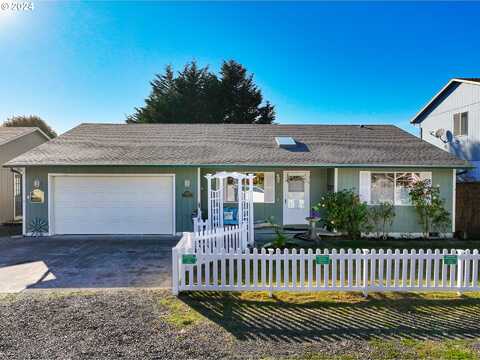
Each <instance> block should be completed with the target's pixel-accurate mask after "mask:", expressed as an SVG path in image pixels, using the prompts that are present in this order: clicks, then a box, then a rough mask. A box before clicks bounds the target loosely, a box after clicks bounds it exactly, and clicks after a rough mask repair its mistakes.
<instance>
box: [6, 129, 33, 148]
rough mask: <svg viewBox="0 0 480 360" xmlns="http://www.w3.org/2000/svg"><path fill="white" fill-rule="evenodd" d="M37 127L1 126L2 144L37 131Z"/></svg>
mask: <svg viewBox="0 0 480 360" xmlns="http://www.w3.org/2000/svg"><path fill="white" fill-rule="evenodd" d="M37 130H38V128H36V127H6V126H0V145H3V144H6V143H8V142H10V141H12V140H15V139H17V138H19V137H21V136H24V135H27V134H30V133H32V132H34V131H37Z"/></svg>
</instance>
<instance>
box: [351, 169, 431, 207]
mask: <svg viewBox="0 0 480 360" xmlns="http://www.w3.org/2000/svg"><path fill="white" fill-rule="evenodd" d="M431 178H432V173H431V172H368V171H361V172H360V198H361V200H362V201H365V202H367V203H368V204H370V205H378V204H380V203H383V202H388V203H391V204H394V205H411V201H410V195H409V193H410V189H411V187H412V186H413V185H414V184H415V183H416V182H417V181H419V180H425V179H430V180H431Z"/></svg>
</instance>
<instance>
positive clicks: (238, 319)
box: [169, 292, 480, 360]
mask: <svg viewBox="0 0 480 360" xmlns="http://www.w3.org/2000/svg"><path fill="white" fill-rule="evenodd" d="M177 302H183V305H178V304H177V305H173V304H176V303H177ZM169 307H170V311H171V312H170V315H169V316H170V319H171V321H172V322H173V323H175V324H177V325H179V324H185V325H184V326H191V325H194V324H195V323H202V322H209V321H211V322H214V323H216V324H219V325H221V326H222V327H224V328H225V329H226V330H227V331H228V332H230V333H232V334H233V335H234V336H235V337H236V338H237V339H239V340H243V341H248V340H252V339H257V338H261V339H264V340H267V341H293V342H317V341H320V342H326V343H330V344H337V345H336V346H337V347H332V346H330V345H326V346H325V348H326V349H329V351H326V352H318V351H317V352H315V351H312V352H309V351H306V352H305V353H303V354H301V355H299V356H297V357H295V356H293V357H291V358H292V359H297V358H298V359H312V360H313V359H322V360H323V359H341V360H344V359H366V358H368V359H480V357H479V352H478V350H479V349H480V348H479V345H480V344H479V342H478V340H477V338H478V337H479V336H480V322H479V321H480V311H479V310H480V294H479V293H470V294H468V295H464V296H463V297H458V296H457V295H455V294H447V293H431V294H417V293H411V294H398V293H383V294H378V293H377V294H373V295H372V296H371V297H370V298H368V299H365V298H363V297H362V296H361V295H360V294H357V293H340V292H332V293H288V292H280V293H275V294H274V296H273V297H269V296H268V294H266V293H262V292H255V293H230V294H227V293H225V294H223V293H190V294H185V295H182V296H181V297H180V298H179V300H176V299H174V298H172V299H171V300H170V306H169ZM186 310H188V311H186ZM192 311H194V312H197V314H196V315H195V316H193V315H192ZM192 319H194V320H193V321H192ZM349 341H355V342H358V341H359V342H360V344H361V346H360V348H359V349H353V350H352V349H349V348H346V349H342V345H341V344H342V343H343V342H349Z"/></svg>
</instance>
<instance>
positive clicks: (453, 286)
mask: <svg viewBox="0 0 480 360" xmlns="http://www.w3.org/2000/svg"><path fill="white" fill-rule="evenodd" d="M204 249H207V250H206V251H204ZM479 259H480V257H479V253H478V250H473V251H472V252H470V250H465V251H464V250H450V251H448V250H443V251H440V250H438V249H437V250H435V251H432V250H426V251H423V250H418V251H415V250H411V251H408V250H403V251H402V252H400V251H399V250H395V251H394V252H392V251H391V250H387V251H384V250H378V251H376V250H360V249H357V250H355V251H353V250H351V249H349V250H348V251H345V250H343V249H341V250H340V251H338V252H337V251H336V250H335V249H333V250H331V251H330V250H327V249H325V250H323V251H321V250H319V249H317V250H316V251H315V252H313V251H312V250H311V249H309V250H308V252H305V251H304V250H303V249H302V250H300V251H297V250H296V249H293V250H290V251H289V250H284V251H283V252H282V251H281V250H280V249H276V250H275V251H274V250H273V249H270V250H268V251H267V250H265V249H262V250H261V251H258V250H257V249H253V250H251V249H249V248H245V249H236V250H235V249H230V250H228V251H227V250H226V249H225V248H222V249H219V250H218V251H211V247H209V246H208V245H207V244H205V245H203V246H197V247H190V248H188V247H185V246H180V247H178V246H177V247H176V248H174V249H173V293H174V294H178V293H179V292H180V291H257V290H263V291H265V290H266V291H336V290H339V291H362V292H363V293H364V294H367V293H368V292H373V291H375V292H381V291H456V292H464V291H477V290H480V287H479V282H478V271H479Z"/></svg>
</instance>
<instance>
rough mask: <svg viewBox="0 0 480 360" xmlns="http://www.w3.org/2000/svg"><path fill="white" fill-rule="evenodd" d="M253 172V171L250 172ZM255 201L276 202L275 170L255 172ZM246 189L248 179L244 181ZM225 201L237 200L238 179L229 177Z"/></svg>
mask: <svg viewBox="0 0 480 360" xmlns="http://www.w3.org/2000/svg"><path fill="white" fill-rule="evenodd" d="M249 174H251V173H249ZM253 175H255V177H254V178H253V202H254V203H274V202H275V188H274V184H275V173H274V172H256V173H253ZM243 186H244V189H245V190H248V180H247V179H245V180H244V181H243ZM224 192H225V194H224V198H225V202H237V201H238V191H237V180H236V179H234V178H230V177H229V178H227V179H226V180H225V188H224Z"/></svg>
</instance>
